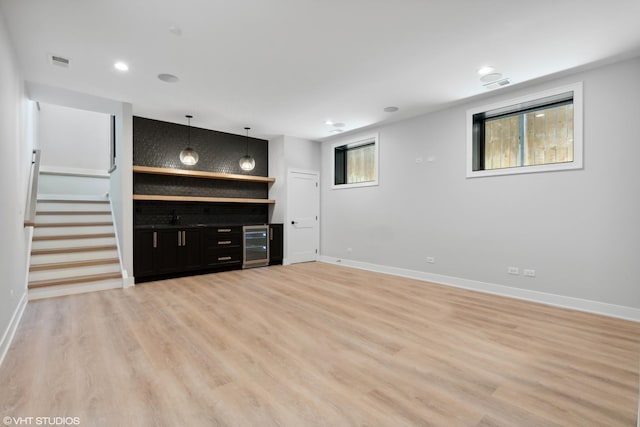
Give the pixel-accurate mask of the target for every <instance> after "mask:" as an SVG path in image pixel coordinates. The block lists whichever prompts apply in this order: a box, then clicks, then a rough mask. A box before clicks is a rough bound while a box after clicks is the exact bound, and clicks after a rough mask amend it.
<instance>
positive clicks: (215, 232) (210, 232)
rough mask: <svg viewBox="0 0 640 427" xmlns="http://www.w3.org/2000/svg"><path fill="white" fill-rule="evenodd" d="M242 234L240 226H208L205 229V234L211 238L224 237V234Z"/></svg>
mask: <svg viewBox="0 0 640 427" xmlns="http://www.w3.org/2000/svg"><path fill="white" fill-rule="evenodd" d="M236 234H237V235H240V234H242V227H224V226H222V227H210V228H208V229H207V236H211V237H213V238H224V237H225V236H231V235H236Z"/></svg>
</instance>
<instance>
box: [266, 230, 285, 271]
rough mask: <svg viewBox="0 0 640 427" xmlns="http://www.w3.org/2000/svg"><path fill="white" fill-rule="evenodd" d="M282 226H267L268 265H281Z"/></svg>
mask: <svg viewBox="0 0 640 427" xmlns="http://www.w3.org/2000/svg"><path fill="white" fill-rule="evenodd" d="M283 232H284V224H269V265H280V264H282V255H283V251H284V234H283Z"/></svg>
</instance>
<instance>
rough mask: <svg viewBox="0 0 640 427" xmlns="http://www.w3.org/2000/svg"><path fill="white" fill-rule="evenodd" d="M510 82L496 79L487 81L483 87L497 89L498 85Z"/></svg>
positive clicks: (509, 81)
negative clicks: (495, 80)
mask: <svg viewBox="0 0 640 427" xmlns="http://www.w3.org/2000/svg"><path fill="white" fill-rule="evenodd" d="M510 83H511V80H509V79H502V80H498V81H497V82H491V83H487V84H486V85H483V86H484V87H485V89H497V88H499V87H502V86H506V85H508V84H510Z"/></svg>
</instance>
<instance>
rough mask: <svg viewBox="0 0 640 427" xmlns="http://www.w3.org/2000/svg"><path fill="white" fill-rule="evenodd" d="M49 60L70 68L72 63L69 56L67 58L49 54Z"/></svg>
mask: <svg viewBox="0 0 640 427" xmlns="http://www.w3.org/2000/svg"><path fill="white" fill-rule="evenodd" d="M49 61H50V62H51V64H53V65H56V66H58V67H63V68H69V65H70V64H71V60H70V59H69V58H65V57H64V56H60V55H49Z"/></svg>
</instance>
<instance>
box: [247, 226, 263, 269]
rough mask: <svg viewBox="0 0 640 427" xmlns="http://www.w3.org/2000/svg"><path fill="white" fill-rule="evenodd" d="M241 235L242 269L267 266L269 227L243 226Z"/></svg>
mask: <svg viewBox="0 0 640 427" xmlns="http://www.w3.org/2000/svg"><path fill="white" fill-rule="evenodd" d="M242 235H243V239H242V243H243V245H242V247H243V257H242V268H250V267H262V266H265V265H269V226H268V225H245V226H244V227H242Z"/></svg>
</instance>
